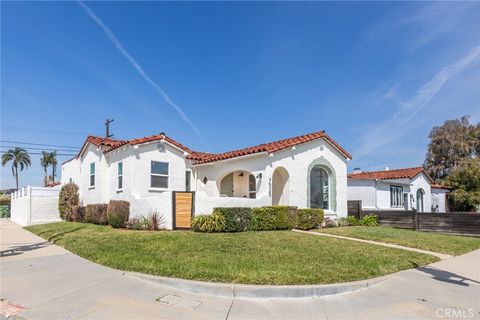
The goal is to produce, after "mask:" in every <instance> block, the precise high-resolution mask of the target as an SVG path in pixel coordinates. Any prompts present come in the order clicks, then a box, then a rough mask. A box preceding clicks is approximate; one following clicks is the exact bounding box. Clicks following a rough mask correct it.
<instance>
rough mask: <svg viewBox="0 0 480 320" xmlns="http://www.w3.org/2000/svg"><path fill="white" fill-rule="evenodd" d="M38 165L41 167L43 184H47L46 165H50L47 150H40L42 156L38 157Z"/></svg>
mask: <svg viewBox="0 0 480 320" xmlns="http://www.w3.org/2000/svg"><path fill="white" fill-rule="evenodd" d="M40 165H41V166H42V168H43V173H44V178H43V182H44V185H45V186H47V184H48V172H47V170H48V166H49V165H50V153H48V152H47V151H42V157H41V158H40Z"/></svg>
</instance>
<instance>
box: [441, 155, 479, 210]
mask: <svg viewBox="0 0 480 320" xmlns="http://www.w3.org/2000/svg"><path fill="white" fill-rule="evenodd" d="M447 181H448V183H449V184H450V186H451V187H452V188H453V191H452V192H451V193H450V199H451V200H452V205H453V208H454V210H455V211H474V210H475V209H476V208H477V207H478V206H479V205H480V160H479V159H476V158H471V159H465V160H463V161H461V162H460V164H459V165H458V166H457V167H456V168H455V169H453V170H452V171H451V173H450V175H449V176H448V179H447Z"/></svg>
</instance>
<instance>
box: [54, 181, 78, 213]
mask: <svg viewBox="0 0 480 320" xmlns="http://www.w3.org/2000/svg"><path fill="white" fill-rule="evenodd" d="M79 203H80V198H79V196H78V186H77V185H76V184H75V183H67V184H65V185H63V186H62V189H60V194H59V196H58V212H59V213H60V218H62V219H63V220H66V219H67V217H66V216H67V215H68V214H69V212H70V210H71V209H72V207H74V206H78V204H79Z"/></svg>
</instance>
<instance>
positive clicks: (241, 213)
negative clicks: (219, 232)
mask: <svg viewBox="0 0 480 320" xmlns="http://www.w3.org/2000/svg"><path fill="white" fill-rule="evenodd" d="M213 214H221V215H222V216H223V217H224V218H225V230H224V231H226V232H241V231H246V230H248V226H249V225H250V221H251V220H252V208H241V207H236V208H214V209H213Z"/></svg>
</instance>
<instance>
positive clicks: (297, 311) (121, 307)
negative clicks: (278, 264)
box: [0, 220, 480, 319]
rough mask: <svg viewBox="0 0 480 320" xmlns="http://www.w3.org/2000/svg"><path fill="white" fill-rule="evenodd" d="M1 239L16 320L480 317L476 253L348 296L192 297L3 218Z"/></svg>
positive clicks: (5, 291) (6, 290) (4, 286)
mask: <svg viewBox="0 0 480 320" xmlns="http://www.w3.org/2000/svg"><path fill="white" fill-rule="evenodd" d="M0 237H1V238H0V240H1V241H0V250H1V253H2V257H1V268H0V271H1V279H0V280H1V287H0V289H1V293H0V298H2V299H6V301H9V302H10V303H12V304H15V305H18V306H22V307H24V308H25V310H24V311H23V312H21V313H19V314H18V315H17V319H438V318H444V319H447V318H449V317H448V316H447V315H448V314H450V315H451V314H452V312H457V314H458V312H460V313H462V314H463V315H464V317H463V318H462V319H478V318H479V316H480V307H479V306H480V250H477V251H474V252H471V253H468V254H466V255H463V256H459V257H455V258H452V259H448V260H444V261H440V262H438V263H435V264H432V265H429V266H426V267H422V268H418V269H414V270H409V271H405V272H401V273H398V274H396V275H395V276H393V277H392V278H391V279H390V280H387V281H384V282H382V283H379V284H377V285H375V286H373V287H370V288H366V289H360V290H357V291H354V292H351V293H343V294H337V295H331V296H324V297H320V298H316V299H311V298H310V299H250V298H238V297H235V298H222V297H216V296H211V295H201V294H192V293H189V292H185V291H181V290H176V289H172V288H171V287H165V286H162V285H160V284H158V283H155V282H152V281H148V280H144V279H140V278H139V277H136V276H132V275H130V274H127V273H124V272H122V271H118V270H113V269H110V268H106V267H103V266H100V265H97V264H94V263H92V262H89V261H87V260H85V259H82V258H80V257H78V256H76V255H74V254H72V253H70V252H68V251H66V250H64V249H63V248H61V247H58V246H55V245H53V244H51V243H48V242H45V240H43V239H41V238H39V237H37V236H34V235H33V234H31V233H29V232H27V231H25V230H22V229H21V228H20V227H19V226H18V225H16V224H14V223H12V222H9V221H5V220H3V221H1V222H0ZM319 258H321V257H319ZM318 272H321V270H318ZM6 301H4V302H6ZM2 306H3V303H2ZM470 315H471V316H470ZM450 319H451V317H450Z"/></svg>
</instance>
